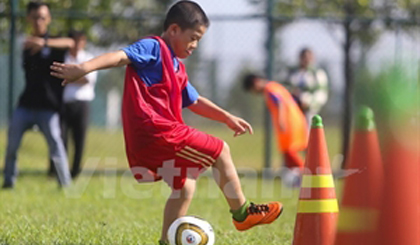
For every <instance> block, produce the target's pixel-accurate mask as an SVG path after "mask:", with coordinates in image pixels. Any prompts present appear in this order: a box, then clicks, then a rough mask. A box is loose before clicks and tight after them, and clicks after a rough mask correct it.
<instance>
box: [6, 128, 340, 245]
mask: <svg viewBox="0 0 420 245" xmlns="http://www.w3.org/2000/svg"><path fill="white" fill-rule="evenodd" d="M208 131H209V132H211V133H214V134H216V135H217V136H220V137H222V138H223V139H224V140H226V141H227V142H228V143H229V144H230V146H231V149H232V154H233V156H234V160H235V162H236V164H237V166H238V169H239V171H240V172H241V170H243V169H245V170H247V171H246V173H249V172H250V171H249V170H250V169H254V170H261V168H262V159H263V156H262V151H263V146H262V143H261V142H262V135H263V134H262V130H258V129H257V130H256V134H255V135H254V136H243V137H239V138H232V137H231V135H230V131H228V129H224V128H223V129H213V130H208ZM326 131H327V139H328V141H329V146H330V155H331V156H333V155H335V152H337V144H332V143H333V142H337V130H336V129H331V130H328V129H327V130H326ZM5 144H6V132H5V130H4V129H3V130H0V157H1V158H2V160H1V161H2V164H3V158H4V150H5ZM18 160H19V169H20V171H21V173H22V174H21V175H20V176H19V178H18V182H17V185H16V188H15V189H13V190H9V191H2V190H0V200H1V201H0V244H144V245H149V244H150V245H152V244H157V240H158V238H159V235H160V227H161V221H162V210H163V207H164V204H165V200H166V197H167V196H168V194H169V188H168V187H167V186H166V185H165V184H164V183H154V184H137V183H136V181H135V180H134V179H133V178H132V176H131V173H130V172H129V171H128V170H127V162H126V158H125V153H124V142H123V136H122V134H121V132H115V133H108V132H105V131H103V130H100V129H92V130H91V131H90V133H89V136H88V143H87V147H86V154H85V169H88V170H89V171H87V172H86V173H84V174H83V175H82V176H81V177H80V178H79V179H78V180H77V181H76V182H75V183H74V186H72V187H71V188H69V189H68V190H66V191H63V190H60V189H58V187H57V183H56V181H55V179H52V178H48V177H47V176H46V174H45V173H46V167H47V148H46V143H45V141H44V139H43V138H42V136H41V134H40V133H38V132H28V133H27V134H26V135H25V138H24V140H23V142H22V146H21V148H20V152H19V159H18ZM273 161H274V162H277V163H278V164H275V167H278V166H279V165H280V160H279V157H278V156H275V158H274V160H273ZM116 169H118V171H115V170H116ZM105 171H106V173H107V174H103V173H104V172H105ZM251 173H252V171H251ZM248 175H249V174H248ZM248 175H247V174H245V176H243V177H242V184H243V189H244V191H245V194H246V195H247V196H248V198H249V199H250V200H251V201H255V202H263V201H269V200H280V201H282V202H283V203H284V206H285V212H284V214H283V215H282V217H281V219H279V220H278V221H276V222H275V223H274V224H272V225H270V226H264V227H257V228H255V229H252V230H250V231H247V232H243V233H240V232H236V231H235V229H234V227H233V225H232V224H231V218H230V214H229V210H228V206H227V204H226V202H225V200H224V198H223V197H222V194H221V193H220V191H219V190H218V188H217V186H216V185H215V183H214V181H213V180H212V179H211V178H210V175H204V176H203V177H202V178H200V180H199V181H198V188H197V192H196V196H195V198H194V201H193V203H192V205H191V208H190V211H189V214H191V215H198V216H200V217H202V218H204V219H206V220H208V221H209V222H210V223H211V224H212V225H213V227H214V229H215V232H216V244H218V245H222V244H226V245H234V244H238V245H239V244H240V245H244V244H291V240H292V236H293V227H294V219H295V215H296V205H297V197H298V191H297V190H290V189H287V188H284V187H282V185H281V183H280V181H279V180H278V179H275V180H273V179H266V180H261V179H258V178H254V177H252V176H248ZM247 176H248V177H247ZM0 181H3V179H2V177H1V178H0Z"/></svg>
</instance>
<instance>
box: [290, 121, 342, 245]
mask: <svg viewBox="0 0 420 245" xmlns="http://www.w3.org/2000/svg"><path fill="white" fill-rule="evenodd" d="M323 127H324V126H323V125H322V119H321V117H320V116H318V115H317V116H314V117H313V118H312V128H311V133H310V136H309V144H308V153H307V155H306V163H305V170H304V173H303V176H302V184H301V190H300V196H299V205H298V210H297V217H296V224H295V232H294V239H293V245H332V244H333V242H334V236H335V229H336V223H337V218H338V203H337V199H336V195H335V188H334V180H333V177H332V173H331V166H330V160H329V157H328V150H327V144H326V142H325V136H324V129H323Z"/></svg>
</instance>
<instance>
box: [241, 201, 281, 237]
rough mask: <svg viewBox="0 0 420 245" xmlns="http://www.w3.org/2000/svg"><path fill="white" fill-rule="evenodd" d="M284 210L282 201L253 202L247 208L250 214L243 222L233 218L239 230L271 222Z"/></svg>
mask: <svg viewBox="0 0 420 245" xmlns="http://www.w3.org/2000/svg"><path fill="white" fill-rule="evenodd" d="M282 212H283V205H282V204H281V203H280V202H270V203H268V204H254V203H251V204H250V205H249V207H248V209H247V213H248V216H247V217H246V219H245V220H244V221H242V222H239V221H236V220H233V224H234V225H235V227H236V229H237V230H238V231H245V230H248V229H250V228H252V227H254V226H257V225H263V224H270V223H272V222H273V221H275V220H276V219H277V218H278V217H279V216H280V214H281V213H282Z"/></svg>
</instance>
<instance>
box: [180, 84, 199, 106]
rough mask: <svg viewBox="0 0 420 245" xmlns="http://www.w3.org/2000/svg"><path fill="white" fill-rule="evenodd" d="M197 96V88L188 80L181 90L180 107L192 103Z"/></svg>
mask: <svg viewBox="0 0 420 245" xmlns="http://www.w3.org/2000/svg"><path fill="white" fill-rule="evenodd" d="M198 96H199V94H198V92H197V90H196V89H195V88H194V87H193V86H192V85H191V83H190V82H188V83H187V86H186V87H185V88H184V90H182V108H185V107H188V106H190V105H192V104H193V103H194V102H196V101H197V100H198Z"/></svg>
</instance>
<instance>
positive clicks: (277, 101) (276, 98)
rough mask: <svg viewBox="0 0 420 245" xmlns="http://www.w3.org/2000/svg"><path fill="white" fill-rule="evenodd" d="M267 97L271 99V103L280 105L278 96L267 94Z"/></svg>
mask: <svg viewBox="0 0 420 245" xmlns="http://www.w3.org/2000/svg"><path fill="white" fill-rule="evenodd" d="M269 95H270V99H271V101H273V102H274V103H276V104H278V103H280V98H279V97H278V96H276V95H275V94H273V93H269Z"/></svg>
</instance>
